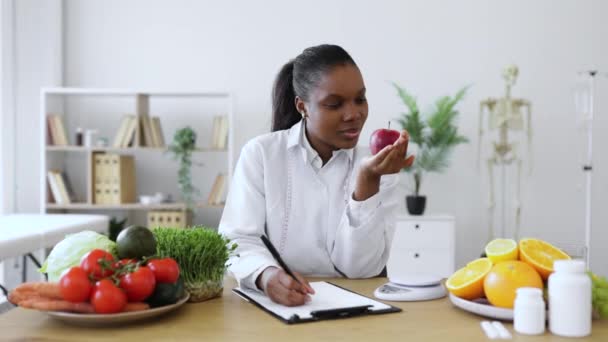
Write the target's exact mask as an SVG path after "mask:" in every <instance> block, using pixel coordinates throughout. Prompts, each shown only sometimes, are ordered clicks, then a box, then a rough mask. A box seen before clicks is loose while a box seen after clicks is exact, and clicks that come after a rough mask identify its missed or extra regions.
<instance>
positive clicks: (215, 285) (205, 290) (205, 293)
mask: <svg viewBox="0 0 608 342" xmlns="http://www.w3.org/2000/svg"><path fill="white" fill-rule="evenodd" d="M186 291H188V293H189V294H190V299H189V300H188V301H189V302H191V303H198V302H203V301H206V300H209V299H212V298H215V297H219V296H221V295H222V292H223V291H224V287H223V281H222V280H219V281H214V280H207V281H205V282H202V283H197V284H189V283H186Z"/></svg>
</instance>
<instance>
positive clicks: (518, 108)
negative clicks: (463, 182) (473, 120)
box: [477, 65, 532, 239]
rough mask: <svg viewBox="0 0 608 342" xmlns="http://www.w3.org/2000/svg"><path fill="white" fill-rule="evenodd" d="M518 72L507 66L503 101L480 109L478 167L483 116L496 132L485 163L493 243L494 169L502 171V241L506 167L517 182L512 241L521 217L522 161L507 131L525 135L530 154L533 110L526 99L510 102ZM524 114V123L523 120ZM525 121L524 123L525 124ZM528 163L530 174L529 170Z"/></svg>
mask: <svg viewBox="0 0 608 342" xmlns="http://www.w3.org/2000/svg"><path fill="white" fill-rule="evenodd" d="M517 75H518V69H517V66H515V65H509V66H507V67H506V68H505V69H504V70H503V73H502V76H503V78H504V80H505V88H506V89H505V90H506V91H505V97H503V98H499V99H494V98H488V99H486V100H484V101H482V102H481V103H480V107H479V142H478V149H477V158H478V159H477V160H478V166H479V161H480V157H481V145H482V137H483V134H484V131H483V117H484V116H485V115H487V116H488V129H489V130H498V141H494V142H493V149H492V155H491V157H490V158H488V159H487V160H486V163H487V168H488V173H489V182H490V191H489V206H488V212H489V225H488V233H489V235H488V238H489V239H492V238H493V237H494V209H495V200H494V168H495V167H496V166H500V167H501V171H502V172H501V175H502V197H503V199H502V203H501V205H502V213H501V214H502V220H501V222H502V227H501V228H500V229H501V234H500V235H501V237H506V236H505V221H506V220H505V217H506V216H505V197H506V194H505V191H506V189H505V188H506V186H505V167H506V166H507V165H516V166H517V179H516V182H515V187H516V188H515V200H514V203H513V210H514V212H515V213H514V214H515V231H514V233H513V236H512V237H513V238H515V239H517V238H518V235H519V228H520V217H521V201H520V196H521V191H520V183H521V173H522V172H521V170H522V162H523V161H522V159H521V158H520V156H519V154H518V153H517V142H514V141H509V131H525V133H526V135H527V145H528V154H529V155H530V156H531V153H530V144H531V141H532V127H531V125H530V123H531V114H532V109H531V105H530V102H529V101H527V100H525V99H517V98H511V88H512V87H513V85H514V84H515V81H516V79H517ZM524 110H525V115H526V117H527V118H526V119H527V120H524V113H522V112H523V111H524ZM524 121H526V122H525V123H524ZM531 169H532V168H531V163H530V170H531Z"/></svg>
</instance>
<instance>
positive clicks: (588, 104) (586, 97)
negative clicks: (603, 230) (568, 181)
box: [575, 70, 608, 269]
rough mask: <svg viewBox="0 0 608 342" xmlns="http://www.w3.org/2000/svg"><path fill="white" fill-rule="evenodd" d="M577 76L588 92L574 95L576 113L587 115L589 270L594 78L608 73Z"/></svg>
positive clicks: (587, 248) (586, 225) (586, 177)
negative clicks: (584, 77)
mask: <svg viewBox="0 0 608 342" xmlns="http://www.w3.org/2000/svg"><path fill="white" fill-rule="evenodd" d="M579 74H581V75H584V76H586V77H587V82H588V90H586V91H580V92H579V93H578V94H576V98H575V100H576V107H577V111H579V113H581V114H583V115H587V116H586V117H585V118H584V119H585V123H586V126H587V127H586V128H587V159H586V161H585V163H584V164H583V172H584V173H585V183H586V186H585V247H586V251H585V253H586V258H585V261H586V264H587V269H590V264H591V218H592V215H591V214H592V213H591V184H592V175H593V115H594V113H593V111H594V93H595V76H597V75H598V74H603V75H604V76H608V73H598V71H597V70H588V71H583V72H580V73H579Z"/></svg>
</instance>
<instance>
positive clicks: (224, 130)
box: [211, 115, 228, 149]
mask: <svg viewBox="0 0 608 342" xmlns="http://www.w3.org/2000/svg"><path fill="white" fill-rule="evenodd" d="M212 128H213V132H212V133H211V137H212V138H211V147H212V148H214V149H225V148H226V144H227V140H228V118H227V117H226V116H223V115H222V116H215V117H214V118H213V127H212Z"/></svg>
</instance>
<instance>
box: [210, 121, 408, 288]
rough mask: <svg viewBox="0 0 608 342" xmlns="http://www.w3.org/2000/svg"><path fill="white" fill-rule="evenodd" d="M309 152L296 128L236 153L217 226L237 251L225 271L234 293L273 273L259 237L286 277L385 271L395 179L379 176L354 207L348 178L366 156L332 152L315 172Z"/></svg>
mask: <svg viewBox="0 0 608 342" xmlns="http://www.w3.org/2000/svg"><path fill="white" fill-rule="evenodd" d="M306 145H308V147H309V148H310V149H307V147H306ZM311 150H312V151H314V149H312V146H310V144H309V143H308V141H307V139H306V135H305V134H304V132H303V124H302V122H300V123H297V124H296V125H294V126H293V127H292V128H290V129H288V130H283V131H278V132H273V133H268V134H265V135H262V136H259V137H256V138H254V139H252V140H250V141H249V142H248V143H247V144H245V146H244V147H243V149H242V151H241V155H240V158H239V161H238V162H237V165H236V168H235V172H234V177H233V180H232V184H231V186H230V191H229V193H228V197H227V199H226V206H225V208H224V212H223V214H222V219H221V221H220V226H219V231H220V233H222V234H223V235H225V236H226V237H227V238H229V239H230V240H231V241H233V242H236V243H237V244H238V248H237V249H236V251H235V256H233V257H231V258H230V260H229V261H228V264H229V265H230V267H229V271H230V272H231V273H232V275H233V276H234V277H235V278H236V280H237V281H238V282H239V285H240V286H242V287H247V288H251V289H256V285H255V280H256V278H257V277H258V275H259V274H260V273H261V272H262V271H263V270H264V269H266V268H267V267H269V266H277V267H278V263H277V262H276V261H275V260H274V259H273V258H272V255H271V254H270V252H268V250H267V249H266V248H265V247H264V245H263V244H262V241H261V240H260V236H261V235H262V234H266V236H268V238H269V239H270V241H271V242H272V243H273V245H274V246H275V247H276V248H277V249H278V251H279V253H280V254H281V256H282V257H283V260H284V261H285V263H286V264H287V265H289V267H290V268H291V269H292V270H293V271H296V272H299V273H301V274H303V275H306V276H328V277H336V276H347V277H350V278H366V277H373V276H376V275H378V274H379V273H380V272H381V271H382V269H383V268H384V266H385V265H386V261H387V259H388V254H389V248H390V244H391V241H392V237H393V233H394V222H395V214H396V209H397V207H398V201H399V193H398V187H397V183H398V176H397V175H388V176H383V177H382V179H381V182H380V191H379V192H378V193H377V194H375V195H374V196H372V197H370V198H368V199H367V200H365V201H355V200H354V199H353V198H352V194H353V191H354V187H355V183H356V179H355V178H356V176H357V170H358V167H359V163H360V162H361V160H362V158H363V157H365V156H367V155H369V152H367V153H366V151H367V149H363V148H358V147H357V148H354V149H352V150H340V151H335V152H334V153H333V155H332V157H331V159H330V160H329V161H328V162H327V163H326V164H325V165H322V163H321V164H318V163H317V166H318V165H322V167H320V168H315V167H314V166H313V164H312V163H315V162H314V160H315V158H314V156H315V154H316V151H314V153H313V152H312V151H311ZM309 156H310V157H312V158H310V157H309ZM319 160H320V158H319Z"/></svg>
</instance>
